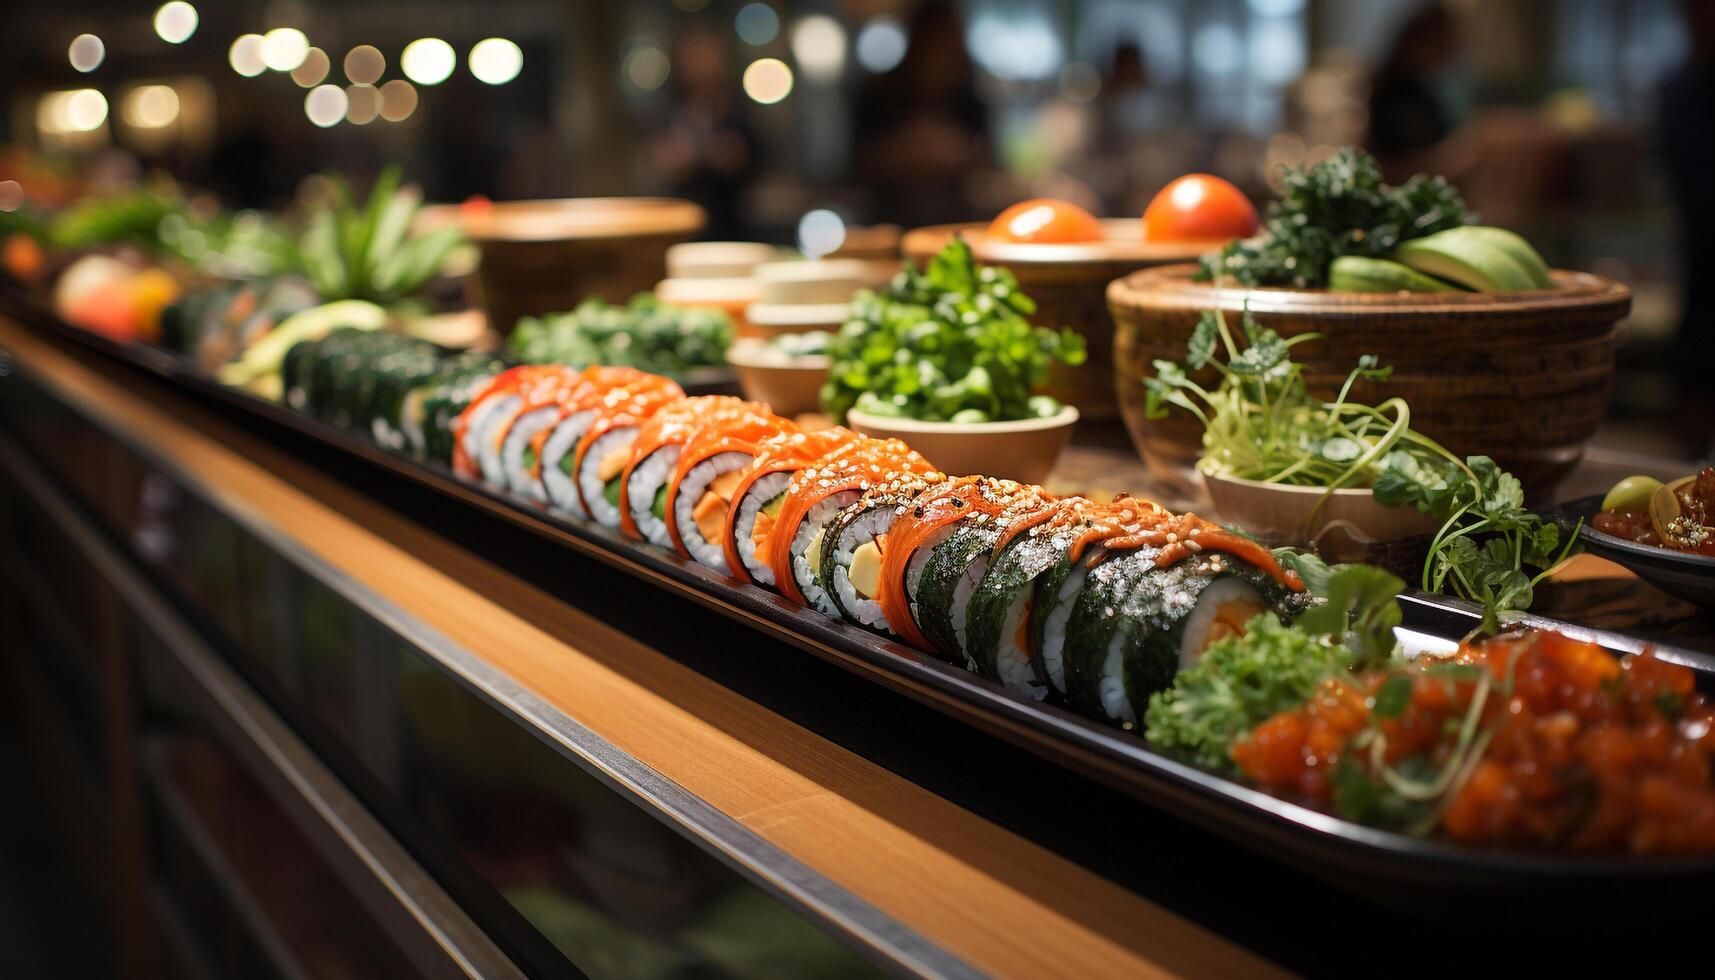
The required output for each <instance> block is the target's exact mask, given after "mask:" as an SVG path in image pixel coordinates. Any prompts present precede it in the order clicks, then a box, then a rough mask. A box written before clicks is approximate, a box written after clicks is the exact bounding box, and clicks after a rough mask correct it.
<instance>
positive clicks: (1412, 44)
mask: <svg viewBox="0 0 1715 980" xmlns="http://www.w3.org/2000/svg"><path fill="white" fill-rule="evenodd" d="M1468 71H1469V70H1468V68H1467V67H1466V65H1465V46H1464V43H1463V41H1462V39H1461V38H1460V36H1459V24H1458V21H1457V20H1455V19H1454V17H1453V13H1452V11H1451V10H1449V9H1448V8H1447V7H1446V5H1445V4H1443V3H1442V2H1441V0H1432V2H1430V3H1427V4H1424V5H1423V6H1421V7H1419V8H1417V9H1416V10H1415V11H1413V12H1412V13H1411V14H1410V15H1409V16H1408V17H1406V19H1405V21H1404V22H1403V23H1402V24H1401V25H1400V27H1399V31H1398V33H1397V34H1396V35H1395V36H1394V41H1393V44H1392V45H1391V46H1390V47H1389V48H1388V53H1387V56H1386V57H1385V58H1384V59H1383V60H1382V63H1381V66H1380V67H1379V68H1377V69H1376V72H1375V75H1374V77H1373V78H1372V80H1371V82H1370V96H1369V107H1370V126H1369V141H1368V142H1369V150H1370V152H1371V153H1373V154H1374V155H1375V157H1376V160H1377V161H1378V162H1379V163H1381V165H1382V171H1383V172H1384V173H1386V174H1387V175H1388V177H1389V179H1391V180H1401V179H1404V178H1405V177H1408V176H1410V175H1411V174H1415V173H1438V174H1446V175H1449V176H1453V175H1455V174H1457V173H1458V172H1460V171H1462V170H1464V169H1465V167H1466V165H1467V164H1468V159H1467V153H1466V152H1465V150H1464V148H1463V147H1462V146H1461V145H1460V143H1459V141H1458V140H1457V139H1456V138H1455V135H1456V133H1457V130H1458V124H1459V122H1460V119H1459V117H1460V116H1461V115H1462V114H1463V113H1464V111H1465V105H1464V102H1465V98H1464V90H1465V87H1466V84H1467V82H1466V76H1467V75H1468Z"/></svg>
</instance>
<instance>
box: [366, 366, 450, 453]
mask: <svg viewBox="0 0 1715 980" xmlns="http://www.w3.org/2000/svg"><path fill="white" fill-rule="evenodd" d="M445 364H446V357H445V355H444V354H443V353H442V352H441V351H440V349H439V348H437V347H435V346H434V345H433V344H429V343H424V342H421V341H417V342H414V343H413V344H412V345H411V346H409V347H406V348H404V349H401V350H400V351H398V352H396V353H395V354H392V355H389V356H388V357H386V358H384V359H383V360H382V362H381V363H379V364H377V365H376V369H377V377H376V381H375V384H374V385H373V387H372V390H371V392H370V397H369V404H368V405H367V407H366V411H365V414H366V415H367V416H368V418H369V434H370V436H371V437H372V438H374V439H375V441H376V442H377V443H378V444H380V445H382V446H386V447H387V448H389V449H403V448H405V435H404V433H403V432H402V431H401V430H400V427H399V410H400V407H401V405H402V404H403V402H404V399H405V396H406V395H408V394H409V393H410V392H411V391H412V389H414V388H416V387H417V386H419V385H421V384H423V383H424V382H426V381H428V380H429V379H430V378H432V377H434V376H435V375H436V374H438V373H439V372H440V371H441V370H442V369H443V366H444V365H445Z"/></svg>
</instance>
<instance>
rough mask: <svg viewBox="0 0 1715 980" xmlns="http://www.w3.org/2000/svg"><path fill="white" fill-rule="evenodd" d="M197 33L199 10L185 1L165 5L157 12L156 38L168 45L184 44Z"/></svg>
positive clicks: (176, 0)
mask: <svg viewBox="0 0 1715 980" xmlns="http://www.w3.org/2000/svg"><path fill="white" fill-rule="evenodd" d="M196 32H197V8H195V7H193V6H191V5H190V4H188V3H185V2H184V0H172V2H171V3H163V4H161V6H160V7H159V8H158V9H157V10H156V11H155V36H157V37H159V38H160V39H161V40H163V41H165V42H167V43H168V44H183V43H185V42H186V41H188V40H190V37H191V35H192V34H195V33H196Z"/></svg>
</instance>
